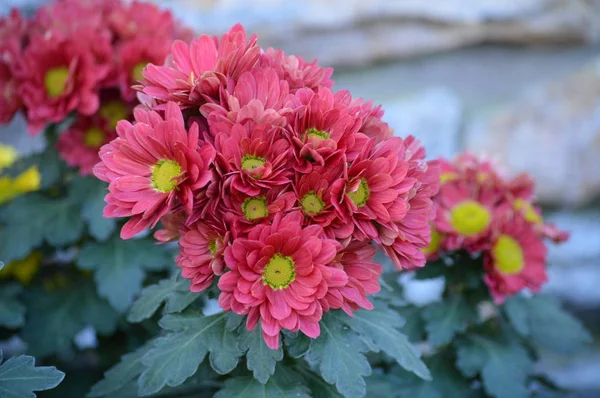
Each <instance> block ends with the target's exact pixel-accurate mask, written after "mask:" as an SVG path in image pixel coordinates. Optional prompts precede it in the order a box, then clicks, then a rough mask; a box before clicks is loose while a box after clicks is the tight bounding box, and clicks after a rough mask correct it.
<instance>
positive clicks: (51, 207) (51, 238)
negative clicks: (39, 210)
mask: <svg viewBox="0 0 600 398" xmlns="http://www.w3.org/2000/svg"><path fill="white" fill-rule="evenodd" d="M44 211H46V220H45V223H44V238H45V239H46V241H47V242H48V243H49V244H51V245H52V246H65V245H68V244H71V243H74V242H75V241H77V240H78V239H79V237H80V236H81V235H82V234H83V228H84V224H83V220H82V219H81V217H77V216H76V215H77V214H79V213H80V211H81V210H80V207H79V205H78V204H76V203H72V202H70V201H69V200H68V198H61V199H56V200H48V202H47V205H46V206H45V209H44Z"/></svg>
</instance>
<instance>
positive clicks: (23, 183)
mask: <svg viewBox="0 0 600 398" xmlns="http://www.w3.org/2000/svg"><path fill="white" fill-rule="evenodd" d="M41 182H42V175H41V174H40V171H39V170H38V168H37V166H31V167H30V168H28V169H27V170H25V171H24V172H22V173H21V174H19V175H18V176H17V178H15V180H14V188H15V190H16V191H17V192H19V193H27V192H33V191H37V190H39V189H40V184H41Z"/></svg>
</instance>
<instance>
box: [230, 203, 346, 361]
mask: <svg viewBox="0 0 600 398" xmlns="http://www.w3.org/2000/svg"><path fill="white" fill-rule="evenodd" d="M302 224H303V216H302V214H300V213H299V212H292V213H289V214H288V215H286V216H281V215H277V216H276V217H275V218H274V219H273V222H272V223H271V224H269V225H267V224H260V225H257V226H255V227H254V228H253V229H252V230H251V231H250V232H249V234H248V238H247V239H242V238H238V239H236V240H234V241H233V244H232V245H231V246H229V247H228V248H227V249H225V262H226V263H227V267H229V269H230V271H228V272H226V273H225V274H223V275H222V276H221V278H220V279H219V288H220V289H221V295H220V296H219V304H220V305H221V307H222V308H223V309H224V310H225V311H233V312H235V313H237V314H240V315H246V314H247V315H248V319H247V322H246V326H247V328H248V329H249V330H252V329H254V328H255V327H256V325H257V324H258V321H259V320H260V321H261V327H262V333H263V337H264V339H265V342H266V343H267V345H268V346H269V347H270V348H272V349H277V348H278V347H279V333H280V331H281V329H287V330H291V331H298V330H300V331H301V332H302V333H304V334H306V335H307V336H309V337H312V338H317V337H318V336H319V334H320V327H319V321H320V320H321V317H322V315H323V308H322V305H321V302H320V300H321V299H323V298H324V297H325V295H326V294H327V291H328V289H329V288H335V287H338V286H343V285H345V284H346V283H347V280H348V277H347V276H346V273H345V272H344V271H343V270H341V269H338V268H336V267H333V266H331V264H332V262H333V260H334V258H335V256H336V253H337V251H338V249H339V243H337V242H336V241H335V240H331V239H326V238H325V234H324V232H323V229H322V228H321V227H319V226H318V225H311V226H308V227H305V228H303V227H302Z"/></svg>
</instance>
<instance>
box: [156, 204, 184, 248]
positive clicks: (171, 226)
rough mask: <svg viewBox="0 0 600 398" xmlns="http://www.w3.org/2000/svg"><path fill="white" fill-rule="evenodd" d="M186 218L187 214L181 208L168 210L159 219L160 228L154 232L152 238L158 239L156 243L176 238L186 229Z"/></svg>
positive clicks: (172, 240) (171, 240)
mask: <svg viewBox="0 0 600 398" xmlns="http://www.w3.org/2000/svg"><path fill="white" fill-rule="evenodd" d="M186 219H187V214H186V212H185V209H183V208H182V209H181V210H179V211H177V210H173V211H170V212H168V213H167V214H165V215H164V216H163V217H162V218H161V219H160V224H161V225H162V229H159V230H156V231H155V232H154V239H156V240H157V241H158V244H162V243H168V242H174V241H176V240H178V239H179V238H180V237H181V235H182V234H183V233H185V231H187V228H186V226H185V222H186Z"/></svg>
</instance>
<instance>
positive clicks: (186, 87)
mask: <svg viewBox="0 0 600 398" xmlns="http://www.w3.org/2000/svg"><path fill="white" fill-rule="evenodd" d="M256 40H257V37H256V36H252V37H250V38H249V39H247V37H246V31H245V30H244V28H243V27H242V26H241V25H235V26H234V27H233V28H232V29H231V30H230V31H229V32H227V33H225V34H224V35H223V36H222V37H221V40H218V39H217V38H216V37H210V36H208V35H202V36H200V37H198V38H197V39H194V40H192V42H191V43H190V44H189V45H187V44H186V43H184V42H183V41H175V42H174V43H173V46H172V49H171V56H170V58H169V59H168V60H167V62H166V64H165V65H164V66H157V65H152V64H150V65H148V67H147V68H146V69H145V70H144V72H143V75H144V77H145V79H146V80H145V81H144V82H143V86H142V87H141V88H140V89H141V90H142V91H143V92H144V93H145V94H147V95H149V96H150V97H152V98H154V99H156V100H157V101H158V102H159V103H164V102H167V101H175V102H177V103H179V104H180V105H181V106H182V107H190V106H192V105H196V106H200V105H202V104H204V103H206V102H209V101H216V102H218V98H219V90H220V88H221V87H222V86H224V85H225V84H226V83H227V80H228V79H233V80H237V79H238V78H239V77H240V76H241V75H242V74H243V73H244V72H246V71H249V70H251V69H252V68H254V66H256V64H257V63H258V58H259V56H260V47H258V45H257V44H256Z"/></svg>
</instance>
